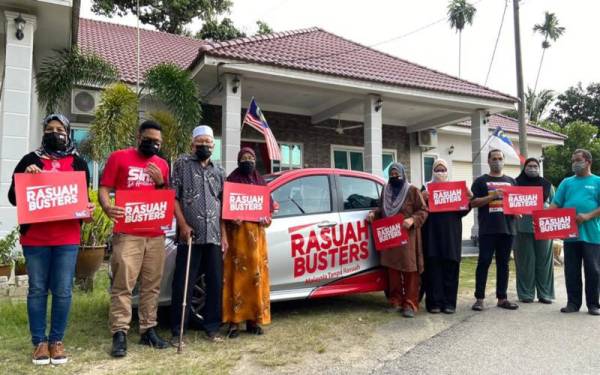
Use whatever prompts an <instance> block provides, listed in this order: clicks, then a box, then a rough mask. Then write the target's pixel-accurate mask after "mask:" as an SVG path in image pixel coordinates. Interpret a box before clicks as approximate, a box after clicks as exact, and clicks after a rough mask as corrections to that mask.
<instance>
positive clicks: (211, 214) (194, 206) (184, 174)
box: [171, 125, 227, 351]
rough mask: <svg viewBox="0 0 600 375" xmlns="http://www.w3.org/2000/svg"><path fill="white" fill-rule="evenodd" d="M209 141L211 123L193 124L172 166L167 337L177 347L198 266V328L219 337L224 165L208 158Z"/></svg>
mask: <svg viewBox="0 0 600 375" xmlns="http://www.w3.org/2000/svg"><path fill="white" fill-rule="evenodd" d="M214 145H215V144H214V137H213V131H212V129H211V128H210V127H209V126H206V125H200V126H197V127H196V128H195V129H194V131H193V133H192V153H191V154H190V155H183V156H182V157H180V158H179V159H177V161H176V162H175V164H174V166H173V178H172V186H173V188H174V189H175V199H176V200H175V216H176V218H177V229H178V235H179V240H180V245H179V246H178V248H177V257H176V260H175V272H174V275H173V285H172V300H171V333H172V334H173V338H172V340H171V343H172V345H173V346H176V347H178V350H179V351H181V349H182V347H183V345H184V343H183V337H182V335H183V332H184V329H185V326H186V325H187V321H188V318H189V315H190V307H189V302H190V297H191V291H192V290H193V289H194V285H195V283H196V280H197V279H198V276H199V275H200V274H201V271H203V272H204V282H205V284H206V289H205V292H206V302H205V305H204V307H203V309H202V317H203V327H202V328H203V329H204V331H205V332H206V335H207V337H208V339H209V340H210V341H222V340H223V338H222V336H221V335H220V334H219V328H220V325H221V301H222V282H223V281H222V278H223V254H224V253H225V252H226V251H227V238H226V237H225V236H224V233H225V230H224V224H223V222H222V220H221V201H222V195H223V184H224V181H225V171H224V170H223V168H221V167H218V166H215V165H213V163H212V162H211V160H210V156H211V154H212V151H213V149H214ZM222 234H223V235H222ZM184 295H185V296H186V298H185V299H184V298H183V296H184Z"/></svg>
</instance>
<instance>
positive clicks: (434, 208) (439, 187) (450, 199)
mask: <svg viewBox="0 0 600 375" xmlns="http://www.w3.org/2000/svg"><path fill="white" fill-rule="evenodd" d="M427 192H428V193H429V211H430V212H448V211H466V210H468V209H469V195H468V194H467V184H466V183H465V182H464V181H455V182H431V183H429V184H427Z"/></svg>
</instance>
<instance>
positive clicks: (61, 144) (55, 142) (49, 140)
mask: <svg viewBox="0 0 600 375" xmlns="http://www.w3.org/2000/svg"><path fill="white" fill-rule="evenodd" d="M42 144H43V145H44V148H47V149H48V150H50V151H64V150H66V148H67V136H66V135H64V134H60V133H55V132H52V133H44V137H43V138H42Z"/></svg>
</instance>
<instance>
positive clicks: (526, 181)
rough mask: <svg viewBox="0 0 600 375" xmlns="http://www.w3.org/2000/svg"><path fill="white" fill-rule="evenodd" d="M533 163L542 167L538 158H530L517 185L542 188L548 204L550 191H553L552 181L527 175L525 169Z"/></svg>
mask: <svg viewBox="0 0 600 375" xmlns="http://www.w3.org/2000/svg"><path fill="white" fill-rule="evenodd" d="M532 161H533V162H535V163H536V164H537V165H538V167H539V166H540V162H539V160H537V159H536V158H529V159H527V160H525V164H523V170H521V174H519V176H518V177H517V185H518V186H541V187H542V188H543V189H544V202H546V201H547V200H548V197H549V196H550V190H551V189H552V184H551V183H550V181H548V180H546V179H545V178H544V177H541V176H537V177H529V176H527V174H526V173H525V168H526V167H527V164H529V163H531V162H532Z"/></svg>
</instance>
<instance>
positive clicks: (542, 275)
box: [515, 158, 554, 304]
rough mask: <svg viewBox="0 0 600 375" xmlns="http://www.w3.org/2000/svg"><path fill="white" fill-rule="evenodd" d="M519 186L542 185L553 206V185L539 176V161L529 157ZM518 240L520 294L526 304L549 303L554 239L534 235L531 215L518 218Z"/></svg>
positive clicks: (551, 291)
mask: <svg viewBox="0 0 600 375" xmlns="http://www.w3.org/2000/svg"><path fill="white" fill-rule="evenodd" d="M517 185H518V186H541V187H542V189H543V192H544V207H548V206H550V203H551V202H552V199H553V198H554V188H553V187H552V184H551V183H550V181H548V180H546V179H545V178H543V177H541V176H540V163H539V161H538V160H537V159H536V158H529V159H527V160H526V161H525V166H524V168H523V171H521V174H520V175H519V176H518V177H517ZM516 221H517V237H516V241H515V264H516V266H517V295H518V296H519V300H521V302H525V303H531V302H533V300H534V298H535V294H536V290H537V297H538V300H539V301H540V302H541V303H546V304H550V303H552V300H553V299H554V267H553V260H552V241H540V240H536V239H535V238H534V237H533V221H532V218H531V215H523V216H522V217H520V218H517V220H516Z"/></svg>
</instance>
